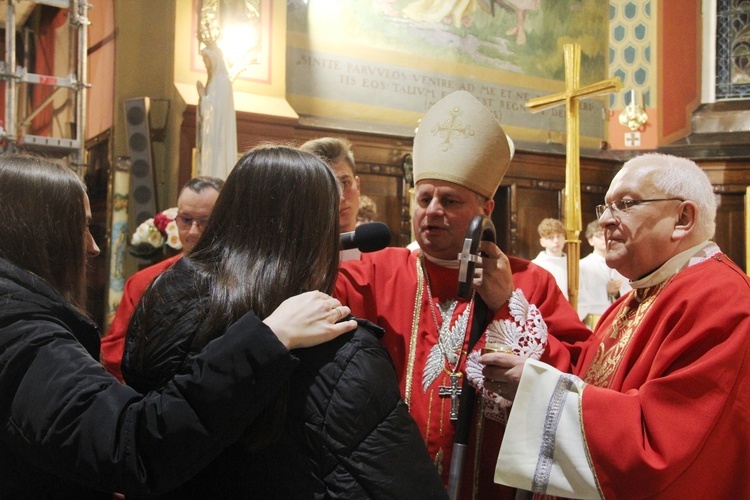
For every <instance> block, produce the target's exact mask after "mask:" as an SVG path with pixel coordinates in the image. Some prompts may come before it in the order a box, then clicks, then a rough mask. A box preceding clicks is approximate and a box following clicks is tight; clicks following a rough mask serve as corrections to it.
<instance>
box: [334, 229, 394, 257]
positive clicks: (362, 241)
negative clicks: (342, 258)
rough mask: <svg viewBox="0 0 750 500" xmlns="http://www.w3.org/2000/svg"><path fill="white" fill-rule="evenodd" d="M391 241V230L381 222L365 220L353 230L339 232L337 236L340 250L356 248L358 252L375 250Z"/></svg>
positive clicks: (382, 247) (380, 248)
mask: <svg viewBox="0 0 750 500" xmlns="http://www.w3.org/2000/svg"><path fill="white" fill-rule="evenodd" d="M390 242H391V230H390V228H389V227H388V226H387V225H386V224H384V223H382V222H365V223H364V224H360V225H359V226H357V228H356V229H355V230H354V231H349V232H347V233H341V236H340V237H339V248H340V250H349V249H351V248H358V249H359V251H360V252H363V253H367V252H376V251H378V250H382V249H384V248H385V247H387V246H388V244H389V243H390Z"/></svg>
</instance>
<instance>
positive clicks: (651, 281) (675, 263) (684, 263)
mask: <svg viewBox="0 0 750 500" xmlns="http://www.w3.org/2000/svg"><path fill="white" fill-rule="evenodd" d="M719 252H721V250H720V249H719V247H718V245H716V243H714V242H713V241H708V240H707V241H704V242H702V243H699V244H698V245H695V246H694V247H691V248H688V249H687V250H685V251H684V252H680V253H678V254H677V255H675V256H674V257H672V258H671V259H669V260H668V261H666V262H665V263H664V264H662V265H661V266H660V267H659V268H658V269H657V270H656V271H654V272H653V273H651V274H649V275H648V276H646V277H644V278H641V279H639V280H635V281H631V282H630V286H631V287H633V288H648V287H650V286H654V285H658V284H660V283H664V282H665V281H667V279H669V278H671V277H672V276H674V275H675V274H677V273H679V272H680V271H682V270H683V269H685V268H686V267H690V266H692V265H695V264H698V263H699V262H703V261H704V260H707V259H710V258H711V257H712V256H714V255H716V254H717V253H719Z"/></svg>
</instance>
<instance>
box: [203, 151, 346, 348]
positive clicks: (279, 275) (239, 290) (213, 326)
mask: <svg viewBox="0 0 750 500" xmlns="http://www.w3.org/2000/svg"><path fill="white" fill-rule="evenodd" d="M339 196H340V194H339V190H338V184H337V182H336V178H335V177H334V176H333V174H332V173H331V171H330V170H329V169H328V167H327V166H326V165H325V164H324V163H323V162H322V161H321V160H320V159H318V158H317V157H316V156H314V155H313V154H310V153H306V152H304V151H301V150H299V149H295V148H292V147H287V146H279V145H274V146H270V145H269V146H261V147H258V148H255V149H253V150H251V151H249V152H248V153H246V154H245V155H244V156H243V157H242V158H241V159H240V160H239V162H238V163H237V165H236V166H235V167H234V169H233V170H232V172H231V173H230V174H229V177H228V178H227V180H226V183H225V184H224V187H223V188H222V190H221V192H220V194H219V197H218V199H217V200H216V204H215V205H214V209H213V211H212V212H211V216H210V218H209V221H208V223H207V224H206V228H205V230H204V231H203V234H202V235H201V238H200V239H199V240H198V242H197V243H196V245H195V248H194V249H193V251H192V253H191V254H190V260H191V261H192V262H193V263H194V264H195V265H196V267H197V268H198V270H199V272H200V274H201V275H203V276H204V278H205V279H207V280H208V281H209V282H210V287H209V290H210V299H209V304H208V311H209V313H208V317H207V318H206V321H205V322H203V326H202V328H201V330H200V332H199V333H198V335H197V336H196V338H195V340H194V342H193V350H196V349H199V348H201V347H203V345H205V344H206V343H207V342H208V341H210V340H211V339H212V338H214V337H215V336H216V335H218V334H220V333H221V332H222V331H224V329H226V327H227V326H228V325H229V324H231V323H232V322H233V321H235V320H237V319H239V318H240V317H241V316H242V315H243V314H245V313H246V312H247V311H249V310H252V311H254V312H255V314H256V315H258V317H260V318H265V317H267V316H268V315H269V314H271V313H272V312H273V311H274V310H275V309H276V308H277V307H278V306H279V304H281V302H283V301H284V300H285V299H287V298H289V297H291V296H293V295H296V294H298V293H300V292H302V291H306V290H320V291H323V292H325V293H331V292H332V290H333V286H334V283H335V280H336V271H337V268H338V246H339V218H338V209H339V207H338V204H339Z"/></svg>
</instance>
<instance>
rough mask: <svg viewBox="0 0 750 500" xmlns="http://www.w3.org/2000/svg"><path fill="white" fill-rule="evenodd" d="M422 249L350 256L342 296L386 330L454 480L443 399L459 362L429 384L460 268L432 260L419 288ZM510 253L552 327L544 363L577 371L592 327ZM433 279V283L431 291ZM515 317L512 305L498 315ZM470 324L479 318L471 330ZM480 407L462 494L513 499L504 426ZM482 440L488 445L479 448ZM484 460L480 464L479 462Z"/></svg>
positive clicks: (415, 409)
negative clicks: (506, 480) (502, 457)
mask: <svg viewBox="0 0 750 500" xmlns="http://www.w3.org/2000/svg"><path fill="white" fill-rule="evenodd" d="M419 253H420V251H419V250H417V251H414V252H410V251H409V250H407V249H405V248H387V249H385V250H382V251H379V252H375V253H368V254H363V255H362V260H360V261H349V262H345V263H343V264H342V265H341V270H340V272H339V278H338V282H337V284H336V293H335V295H336V297H337V298H338V299H339V300H340V301H341V302H342V303H343V304H346V305H348V306H349V307H350V308H351V310H352V314H354V315H355V316H357V317H361V318H365V319H369V320H370V321H373V322H374V323H377V324H378V325H380V326H381V327H383V328H384V329H385V336H384V338H383V343H384V344H385V346H386V348H387V349H388V351H389V352H390V354H391V357H392V358H393V362H394V364H395V367H396V373H397V375H398V380H399V384H400V387H401V393H402V395H403V396H404V400H405V401H406V403H407V404H408V405H409V409H410V412H411V415H412V416H413V417H414V420H415V421H416V422H417V425H418V426H419V429H420V431H421V432H422V436H423V437H424V439H425V442H426V444H427V449H428V451H429V452H430V455H431V456H432V457H433V459H434V461H435V464H436V466H437V467H438V470H439V472H440V474H441V476H442V478H443V482H444V484H445V485H446V486H447V484H448V472H449V468H450V462H451V455H452V447H453V437H454V434H455V421H452V420H451V419H450V410H451V400H450V397H448V396H442V397H441V396H440V394H439V393H440V387H443V388H444V391H445V392H449V391H447V389H448V388H449V387H450V385H451V380H450V374H451V372H452V371H453V366H452V364H451V363H449V362H447V361H445V360H443V365H442V369H441V370H440V373H439V375H437V376H436V378H435V379H434V380H433V381H432V382H431V383H429V379H431V378H432V377H431V376H429V375H428V381H427V387H426V388H425V387H423V382H425V380H424V379H425V373H426V372H425V365H426V364H427V360H428V358H429V353H430V351H431V350H432V348H433V347H434V346H435V345H436V343H437V341H438V330H439V327H440V324H442V319H441V313H440V309H439V308H438V304H439V303H445V302H447V301H451V300H457V297H456V293H457V289H458V269H448V268H444V267H441V266H439V265H437V264H434V263H431V262H429V261H425V262H424V266H425V267H424V269H425V270H426V276H425V278H424V279H423V280H422V289H421V290H418V286H417V283H418V279H419V278H418V270H417V266H418V265H420V261H421V259H419ZM509 259H510V263H511V268H512V270H513V282H514V286H515V288H516V289H520V290H522V291H523V294H524V296H525V297H526V299H527V300H528V302H529V303H530V304H532V305H536V306H537V307H538V308H539V310H540V312H541V314H542V317H543V318H544V320H545V322H546V324H547V326H548V332H549V339H548V345H547V350H546V351H545V353H544V355H543V356H542V361H549V360H550V359H553V360H555V366H556V367H558V368H560V369H562V370H569V369H570V364H571V363H572V362H575V361H576V360H577V355H578V351H577V347H574V346H573V345H572V344H573V343H576V342H579V341H582V340H584V339H586V338H588V336H589V335H590V333H591V332H590V331H588V329H587V328H586V327H585V326H583V324H582V323H581V322H580V320H579V319H578V315H577V313H576V312H575V311H574V310H573V308H572V307H571V306H570V304H569V303H568V302H567V300H565V297H564V296H563V295H562V293H561V292H560V290H559V288H558V287H557V284H556V283H555V280H554V278H553V277H552V275H550V274H549V273H548V272H547V271H545V270H543V269H542V268H540V267H538V266H536V265H534V264H531V263H530V262H528V261H524V260H521V259H516V258H514V257H509ZM427 283H429V285H430V292H429V293H428V291H427ZM430 294H431V295H432V303H430ZM469 305H470V301H464V300H458V301H457V305H456V308H455V310H454V311H453V317H452V319H451V326H453V325H454V323H455V322H457V320H458V319H459V317H460V316H461V315H462V313H464V311H465V310H466V308H467V307H469ZM431 308H432V309H431ZM433 312H434V314H433ZM471 313H473V311H471ZM415 317H417V321H416V322H415ZM509 317H510V315H509V311H508V307H507V305H505V306H503V308H502V309H501V310H500V311H498V312H497V314H496V315H495V316H494V318H492V320H504V319H507V318H509ZM436 323H438V324H437V325H436ZM485 326H486V325H485ZM470 329H471V318H469V322H468V328H467V330H470ZM412 332H414V335H412ZM483 345H484V337H483V338H481V339H480V340H479V342H478V343H477V345H476V346H475V347H474V349H475V350H477V349H480V348H481V347H482V346H483ZM467 347H468V334H466V335H465V336H464V343H463V349H462V350H461V358H460V360H459V362H458V365H457V368H456V373H461V374H462V375H463V376H465V374H464V369H465V363H466V349H467ZM478 402H479V401H478ZM476 409H477V411H475V412H474V425H473V431H472V435H471V438H470V442H469V446H468V452H467V458H466V462H467V463H466V464H465V466H464V470H463V476H462V485H461V494H460V496H461V498H472V497H474V498H493V499H501V498H513V495H514V490H512V489H510V488H507V487H505V486H501V485H497V484H495V483H494V481H493V476H494V468H495V463H496V461H497V455H498V451H499V449H500V443H501V441H502V435H503V429H504V424H502V423H500V422H497V421H495V420H492V419H489V418H481V417H479V416H478V413H480V412H481V404H477V405H476ZM477 441H478V442H479V443H481V446H479V447H477V446H476V443H477ZM477 463H478V464H479V467H476V466H475V464H477Z"/></svg>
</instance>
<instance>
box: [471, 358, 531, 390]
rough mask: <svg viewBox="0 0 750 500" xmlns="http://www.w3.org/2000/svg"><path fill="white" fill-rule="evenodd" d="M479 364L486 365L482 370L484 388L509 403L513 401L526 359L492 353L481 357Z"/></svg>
mask: <svg viewBox="0 0 750 500" xmlns="http://www.w3.org/2000/svg"><path fill="white" fill-rule="evenodd" d="M479 362H480V363H482V364H483V365H485V366H484V368H483V369H482V374H483V375H484V387H485V388H486V389H487V390H490V391H492V392H494V393H495V394H499V395H500V396H502V397H504V398H505V399H507V400H508V401H513V399H515V397H516V391H518V384H519V383H520V381H521V375H522V374H523V364H524V363H525V362H526V358H522V357H521V356H516V355H515V354H504V353H490V354H483V355H481V356H480V357H479Z"/></svg>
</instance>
